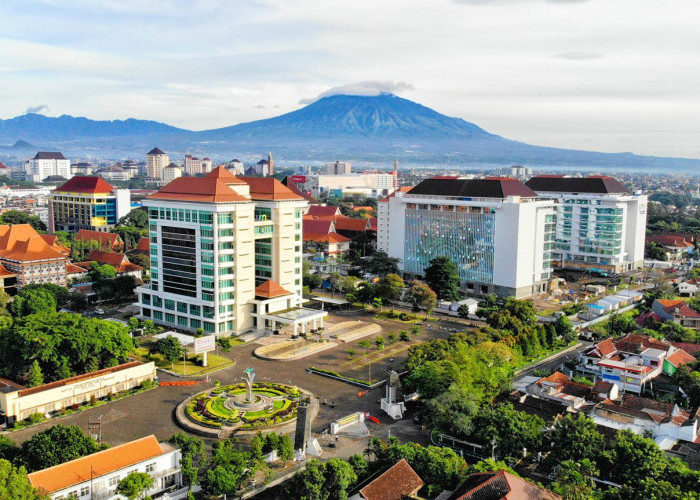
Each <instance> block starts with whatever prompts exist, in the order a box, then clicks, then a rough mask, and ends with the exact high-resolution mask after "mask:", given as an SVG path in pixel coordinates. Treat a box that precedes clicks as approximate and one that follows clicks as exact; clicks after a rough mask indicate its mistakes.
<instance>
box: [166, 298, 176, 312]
mask: <svg viewBox="0 0 700 500" xmlns="http://www.w3.org/2000/svg"><path fill="white" fill-rule="evenodd" d="M165 308H166V309H168V310H170V311H174V310H175V301H174V300H170V299H165Z"/></svg>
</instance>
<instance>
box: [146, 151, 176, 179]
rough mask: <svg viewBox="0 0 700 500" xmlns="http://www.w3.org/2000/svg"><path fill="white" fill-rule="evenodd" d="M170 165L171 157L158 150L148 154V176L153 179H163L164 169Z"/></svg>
mask: <svg viewBox="0 0 700 500" xmlns="http://www.w3.org/2000/svg"><path fill="white" fill-rule="evenodd" d="M168 165H170V157H169V156H168V155H167V154H165V153H164V152H163V151H161V150H160V149H158V148H153V149H151V150H150V151H149V152H148V153H146V175H147V176H148V177H151V178H152V179H162V178H163V169H164V168H165V167H167V166H168Z"/></svg>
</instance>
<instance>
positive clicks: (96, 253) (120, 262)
mask: <svg viewBox="0 0 700 500" xmlns="http://www.w3.org/2000/svg"><path fill="white" fill-rule="evenodd" d="M87 261H88V262H97V263H99V264H108V265H110V266H112V267H113V268H114V270H115V271H117V274H136V275H138V277H140V276H141V272H142V271H143V267H141V266H137V265H136V264H132V263H131V262H129V258H128V257H127V256H126V255H125V254H123V253H114V252H103V251H102V250H93V251H92V252H90V254H89V255H88V260H87Z"/></svg>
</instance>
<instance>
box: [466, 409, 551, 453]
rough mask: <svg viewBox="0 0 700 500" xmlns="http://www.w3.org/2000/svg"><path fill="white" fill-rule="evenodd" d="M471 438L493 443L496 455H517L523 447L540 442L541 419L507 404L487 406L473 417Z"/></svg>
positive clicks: (484, 442)
mask: <svg viewBox="0 0 700 500" xmlns="http://www.w3.org/2000/svg"><path fill="white" fill-rule="evenodd" d="M472 425H473V429H474V430H473V433H472V439H473V440H475V441H477V442H478V443H481V444H484V445H489V444H491V443H492V440H494V441H493V442H495V445H496V448H495V450H494V451H495V454H496V457H497V458H500V459H503V458H506V457H519V456H521V455H522V452H523V448H525V449H528V450H533V449H537V448H539V447H540V446H541V444H542V434H541V429H542V428H543V427H544V421H543V420H542V419H541V418H540V417H538V416H536V415H530V414H528V413H525V412H523V411H517V410H516V409H515V408H513V405H511V404H510V403H504V404H500V405H497V406H487V407H485V408H483V409H482V410H481V412H479V414H478V415H476V416H475V417H474V418H473V419H472Z"/></svg>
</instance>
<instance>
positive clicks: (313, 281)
mask: <svg viewBox="0 0 700 500" xmlns="http://www.w3.org/2000/svg"><path fill="white" fill-rule="evenodd" d="M303 283H304V286H308V287H309V289H310V290H313V289H314V288H321V285H322V284H323V278H322V277H321V275H320V274H305V275H304V277H303Z"/></svg>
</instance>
